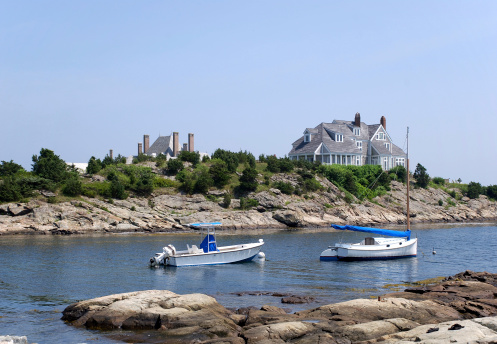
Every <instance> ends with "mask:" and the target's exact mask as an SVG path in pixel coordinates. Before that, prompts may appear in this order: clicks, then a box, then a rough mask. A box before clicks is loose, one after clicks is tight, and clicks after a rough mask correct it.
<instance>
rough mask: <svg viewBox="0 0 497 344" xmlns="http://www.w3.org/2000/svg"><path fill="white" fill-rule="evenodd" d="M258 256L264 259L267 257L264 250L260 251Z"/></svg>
mask: <svg viewBox="0 0 497 344" xmlns="http://www.w3.org/2000/svg"><path fill="white" fill-rule="evenodd" d="M257 258H258V259H262V260H264V259H266V254H265V253H264V252H259V253H258V254H257Z"/></svg>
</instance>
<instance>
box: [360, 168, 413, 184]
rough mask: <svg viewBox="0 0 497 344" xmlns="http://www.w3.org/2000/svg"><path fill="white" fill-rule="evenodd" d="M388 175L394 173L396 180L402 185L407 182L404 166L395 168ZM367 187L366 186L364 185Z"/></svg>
mask: <svg viewBox="0 0 497 344" xmlns="http://www.w3.org/2000/svg"><path fill="white" fill-rule="evenodd" d="M389 172H390V173H394V174H395V175H396V176H397V180H398V181H399V182H402V183H406V182H407V170H406V168H405V167H404V166H402V165H399V166H395V167H394V168H392V169H390V171H389ZM364 186H368V185H364Z"/></svg>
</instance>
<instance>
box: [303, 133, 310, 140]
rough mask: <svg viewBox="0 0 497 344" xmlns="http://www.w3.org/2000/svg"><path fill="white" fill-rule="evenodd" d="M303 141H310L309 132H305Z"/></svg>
mask: <svg viewBox="0 0 497 344" xmlns="http://www.w3.org/2000/svg"><path fill="white" fill-rule="evenodd" d="M304 142H311V134H309V133H306V134H305V135H304Z"/></svg>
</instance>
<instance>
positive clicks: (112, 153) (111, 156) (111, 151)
mask: <svg viewBox="0 0 497 344" xmlns="http://www.w3.org/2000/svg"><path fill="white" fill-rule="evenodd" d="M109 156H110V158H111V159H114V151H113V150H112V149H111V150H110V151H109Z"/></svg>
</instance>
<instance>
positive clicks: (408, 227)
mask: <svg viewBox="0 0 497 344" xmlns="http://www.w3.org/2000/svg"><path fill="white" fill-rule="evenodd" d="M409 189H410V184H409V127H407V230H410V229H411V223H410V218H409Z"/></svg>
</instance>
